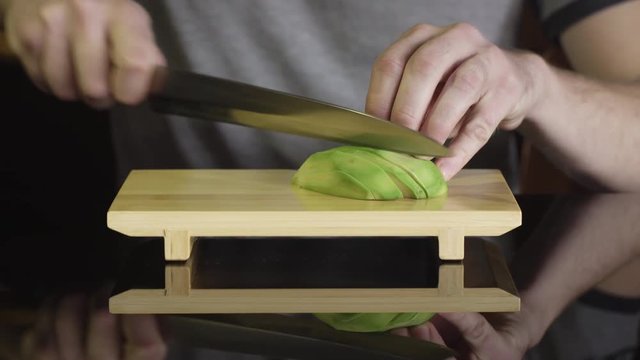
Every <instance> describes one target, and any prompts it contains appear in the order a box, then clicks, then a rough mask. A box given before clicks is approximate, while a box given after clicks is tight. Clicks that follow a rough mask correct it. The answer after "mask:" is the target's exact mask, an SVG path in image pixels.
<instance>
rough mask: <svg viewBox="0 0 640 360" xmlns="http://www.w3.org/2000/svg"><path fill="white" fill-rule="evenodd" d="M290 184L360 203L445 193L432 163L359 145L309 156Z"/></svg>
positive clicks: (439, 176) (445, 188) (438, 170)
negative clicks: (361, 201) (360, 200)
mask: <svg viewBox="0 0 640 360" xmlns="http://www.w3.org/2000/svg"><path fill="white" fill-rule="evenodd" d="M293 184H294V185H296V186H298V187H301V188H304V189H307V190H311V191H316V192H320V193H324V194H329V195H335V196H340V197H346V198H352V199H363V200H395V199H401V198H413V199H425V198H432V197H438V196H442V195H446V194H447V183H446V181H445V180H444V178H443V176H442V173H441V172H440V169H438V167H437V166H436V165H435V164H434V163H433V162H431V161H429V160H421V159H417V158H415V157H413V156H410V155H406V154H402V153H395V152H391V151H385V150H379V149H373V148H367V147H361V146H340V147H337V148H333V149H330V150H326V151H320V152H317V153H315V154H313V155H311V156H310V157H309V158H308V159H307V160H306V161H305V162H304V164H302V166H301V167H300V169H298V171H297V172H296V174H295V175H294V177H293Z"/></svg>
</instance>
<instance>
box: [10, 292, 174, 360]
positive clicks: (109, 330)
mask: <svg viewBox="0 0 640 360" xmlns="http://www.w3.org/2000/svg"><path fill="white" fill-rule="evenodd" d="M91 303H92V301H90V300H89V298H87V296H86V295H84V294H72V295H68V296H65V297H63V298H61V299H60V300H59V301H56V303H55V304H53V305H48V306H45V307H43V308H42V309H41V311H40V314H39V316H38V318H37V320H36V324H35V325H34V327H33V328H32V329H30V330H28V331H27V332H26V333H25V335H24V337H23V340H22V344H21V348H22V350H21V352H22V358H23V359H25V360H31V359H33V360H35V359H65V360H80V359H89V360H94V359H96V360H97V359H127V360H156V359H157V360H160V359H164V358H165V357H166V353H167V347H166V344H165V342H164V340H163V337H162V335H161V332H160V326H159V324H158V321H157V319H156V318H155V317H154V316H152V315H122V316H116V315H113V314H111V313H109V311H108V309H106V308H104V307H99V306H92V305H91Z"/></svg>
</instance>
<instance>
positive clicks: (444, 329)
mask: <svg viewBox="0 0 640 360" xmlns="http://www.w3.org/2000/svg"><path fill="white" fill-rule="evenodd" d="M529 325H530V324H527V323H525V322H524V321H523V317H522V315H521V314H519V313H494V314H490V315H486V316H483V315H481V314H478V313H442V314H438V315H435V316H434V317H433V318H432V319H431V320H429V322H427V323H425V324H423V325H420V326H415V327H410V328H400V329H395V330H393V331H392V333H394V334H396V335H401V336H412V337H415V338H419V339H422V340H427V341H431V342H434V343H437V344H440V345H443V346H447V347H450V348H452V349H454V350H456V351H457V352H458V354H460V359H465V360H467V359H468V360H516V359H522V358H523V356H524V354H525V352H526V351H527V350H528V348H529V347H530V346H531V345H532V344H531V339H532V335H531V334H530V333H531V332H532V330H531V329H530V327H529Z"/></svg>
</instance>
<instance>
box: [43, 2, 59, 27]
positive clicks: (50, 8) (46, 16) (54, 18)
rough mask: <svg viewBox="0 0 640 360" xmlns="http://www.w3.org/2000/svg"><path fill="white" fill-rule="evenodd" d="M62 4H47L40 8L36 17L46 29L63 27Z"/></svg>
mask: <svg viewBox="0 0 640 360" xmlns="http://www.w3.org/2000/svg"><path fill="white" fill-rule="evenodd" d="M64 12H65V7H64V3H49V4H46V5H44V6H43V7H41V8H40V10H39V12H38V16H39V18H40V20H41V21H42V23H43V24H44V26H45V27H46V28H47V29H56V28H59V27H60V26H63V25H64Z"/></svg>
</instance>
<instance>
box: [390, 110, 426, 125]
mask: <svg viewBox="0 0 640 360" xmlns="http://www.w3.org/2000/svg"><path fill="white" fill-rule="evenodd" d="M391 120H392V121H393V122H396V123H398V124H401V125H404V126H407V127H409V128H412V129H414V130H415V129H417V128H418V127H419V125H420V122H421V121H422V118H421V117H420V116H418V115H416V114H415V113H414V112H412V111H411V110H410V109H407V108H399V109H393V111H392V114H391Z"/></svg>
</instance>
